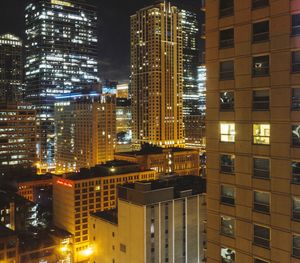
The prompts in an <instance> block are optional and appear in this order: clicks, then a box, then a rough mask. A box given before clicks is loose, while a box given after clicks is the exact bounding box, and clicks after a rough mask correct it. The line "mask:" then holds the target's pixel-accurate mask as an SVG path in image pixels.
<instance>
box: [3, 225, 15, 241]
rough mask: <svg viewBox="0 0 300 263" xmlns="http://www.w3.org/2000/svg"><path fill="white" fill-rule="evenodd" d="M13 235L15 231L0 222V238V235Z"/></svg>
mask: <svg viewBox="0 0 300 263" xmlns="http://www.w3.org/2000/svg"><path fill="white" fill-rule="evenodd" d="M15 235H16V233H15V231H13V230H11V229H9V228H7V227H6V226H4V225H1V224H0V238H1V237H9V236H15Z"/></svg>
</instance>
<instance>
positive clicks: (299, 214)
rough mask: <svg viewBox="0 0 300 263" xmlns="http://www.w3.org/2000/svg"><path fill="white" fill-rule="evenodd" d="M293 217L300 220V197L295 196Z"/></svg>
mask: <svg viewBox="0 0 300 263" xmlns="http://www.w3.org/2000/svg"><path fill="white" fill-rule="evenodd" d="M293 219H294V220H300V198H299V197H293Z"/></svg>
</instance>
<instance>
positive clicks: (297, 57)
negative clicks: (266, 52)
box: [292, 51, 300, 73]
mask: <svg viewBox="0 0 300 263" xmlns="http://www.w3.org/2000/svg"><path fill="white" fill-rule="evenodd" d="M292 72H293V73H297V72H300V51H293V52H292Z"/></svg>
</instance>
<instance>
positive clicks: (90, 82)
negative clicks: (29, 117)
mask: <svg viewBox="0 0 300 263" xmlns="http://www.w3.org/2000/svg"><path fill="white" fill-rule="evenodd" d="M25 20H26V62H25V80H26V84H27V94H26V98H27V100H28V101H30V102H31V103H33V104H34V105H35V106H36V109H37V124H38V132H37V134H38V135H37V137H38V143H37V150H38V156H39V160H40V162H41V163H42V164H46V165H48V166H49V165H53V164H54V136H55V130H54V119H53V118H54V117H53V116H54V114H53V113H54V103H55V97H56V96H58V95H62V94H68V93H71V92H73V91H77V90H82V89H85V88H90V87H91V86H95V85H96V83H98V82H99V72H98V58H97V47H98V37H97V10H96V7H94V6H91V5H88V4H87V3H85V2H82V1H78V0H76V1H75V0H72V1H59V0H36V1H32V2H31V3H30V4H28V5H27V6H26V10H25Z"/></svg>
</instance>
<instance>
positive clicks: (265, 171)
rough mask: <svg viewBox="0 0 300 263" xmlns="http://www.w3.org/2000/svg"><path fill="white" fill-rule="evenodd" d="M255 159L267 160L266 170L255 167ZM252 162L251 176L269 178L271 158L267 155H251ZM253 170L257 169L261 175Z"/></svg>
mask: <svg viewBox="0 0 300 263" xmlns="http://www.w3.org/2000/svg"><path fill="white" fill-rule="evenodd" d="M255 159H262V160H268V162H269V166H268V170H263V169H259V168H256V167H255ZM252 162H253V165H252V176H253V178H256V179H270V171H271V159H270V158H269V157H264V156H253V158H252ZM255 171H257V172H258V173H261V174H263V175H261V176H260V175H259V174H258V173H255ZM265 175H266V176H265Z"/></svg>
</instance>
